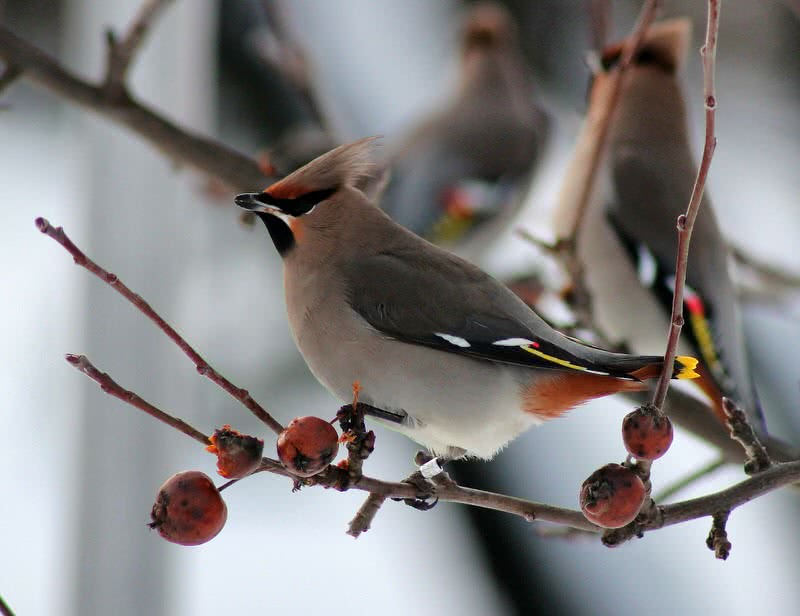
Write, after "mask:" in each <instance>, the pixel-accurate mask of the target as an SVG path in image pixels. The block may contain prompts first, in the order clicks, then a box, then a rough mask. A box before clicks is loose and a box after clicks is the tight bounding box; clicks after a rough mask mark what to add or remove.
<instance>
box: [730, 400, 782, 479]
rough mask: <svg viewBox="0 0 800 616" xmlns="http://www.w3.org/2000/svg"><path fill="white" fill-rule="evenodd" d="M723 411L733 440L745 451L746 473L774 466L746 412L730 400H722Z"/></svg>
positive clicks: (758, 471) (757, 471)
mask: <svg viewBox="0 0 800 616" xmlns="http://www.w3.org/2000/svg"><path fill="white" fill-rule="evenodd" d="M722 409H723V410H724V411H725V415H726V417H727V422H728V429H729V430H730V432H731V438H732V439H733V440H735V441H736V442H738V443H739V444H740V445H741V446H742V448H743V449H744V451H745V454H746V455H747V459H746V460H745V462H744V472H745V473H747V474H748V475H753V474H755V473H761V472H763V471H765V470H767V469H768V468H769V467H770V466H772V460H770V457H769V454H768V453H767V450H766V449H765V448H764V445H762V444H761V441H759V440H758V437H757V436H756V433H755V431H754V430H753V426H751V425H750V422H749V421H747V415H746V414H745V412H744V411H743V410H742V409H740V408H739V407H737V406H736V404H735V403H734V402H733V400H730V399H729V398H723V399H722Z"/></svg>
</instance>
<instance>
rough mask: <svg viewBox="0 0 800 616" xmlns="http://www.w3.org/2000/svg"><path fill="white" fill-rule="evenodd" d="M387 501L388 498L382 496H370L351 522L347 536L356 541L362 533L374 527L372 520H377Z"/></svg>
mask: <svg viewBox="0 0 800 616" xmlns="http://www.w3.org/2000/svg"><path fill="white" fill-rule="evenodd" d="M385 501H386V497H385V496H383V495H382V494H370V495H369V496H368V497H367V500H365V501H364V504H363V505H361V508H360V509H359V510H358V511H357V512H356V515H355V517H354V518H353V519H352V520H350V524H349V525H348V528H347V534H348V535H350V536H351V537H353V538H354V539H358V537H359V535H361V533H365V532H367V531H368V530H369V529H370V527H371V525H372V520H374V519H375V515H376V514H377V513H378V511H380V508H381V507H382V506H383V503H384V502H385Z"/></svg>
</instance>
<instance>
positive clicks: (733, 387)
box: [555, 19, 765, 434]
mask: <svg viewBox="0 0 800 616" xmlns="http://www.w3.org/2000/svg"><path fill="white" fill-rule="evenodd" d="M690 34H691V22H690V21H689V20H687V19H673V20H669V21H664V22H661V23H658V24H655V25H653V26H652V27H651V28H650V29H649V30H648V32H647V34H646V36H645V38H644V41H643V42H642V45H641V48H640V49H639V51H638V52H637V54H636V56H635V58H634V59H633V62H632V65H631V66H630V67H629V68H628V69H627V70H626V71H625V73H624V74H623V76H622V88H621V93H620V97H619V100H618V103H617V106H616V107H615V108H614V110H613V114H612V116H611V122H610V126H609V133H608V141H607V147H606V149H605V150H604V151H603V153H602V157H601V162H600V165H599V172H598V179H597V182H596V185H595V190H594V194H593V195H592V196H591V197H590V199H589V201H588V203H587V205H586V208H585V210H584V212H583V214H582V215H579V214H578V213H577V209H576V200H575V199H574V193H573V192H572V191H573V190H574V188H575V187H576V186H580V185H581V182H582V181H583V180H584V177H585V176H584V175H583V171H585V169H586V165H585V164H584V161H583V160H581V156H582V155H583V153H585V152H586V151H588V148H587V147H586V141H589V140H591V139H593V138H594V136H595V135H596V134H597V133H596V132H595V131H594V130H593V129H594V127H593V126H592V123H593V121H594V118H596V117H598V116H599V114H597V113H595V112H596V111H597V109H598V108H600V107H601V106H602V105H607V104H608V100H609V97H608V93H609V89H610V88H609V86H610V82H611V79H610V78H609V75H608V74H607V73H603V72H601V73H600V74H598V75H596V76H595V78H594V81H593V84H592V90H591V95H590V102H589V105H590V108H589V112H588V115H587V124H586V125H585V126H584V132H583V134H582V138H581V140H580V141H579V144H578V146H577V148H576V152H577V154H576V158H575V159H574V160H573V166H572V168H571V169H570V171H569V172H568V174H567V177H568V178H569V185H565V188H564V190H563V191H562V195H561V196H562V198H561V202H560V204H559V207H558V208H557V211H556V219H555V227H556V229H555V230H556V235H557V236H558V237H561V238H564V237H569V235H570V234H571V232H572V230H573V229H576V236H575V240H576V247H577V252H578V257H579V259H580V261H581V263H582V265H583V267H584V277H585V283H586V285H587V287H588V290H589V292H590V294H591V298H592V313H593V317H594V321H595V325H596V326H597V327H598V329H599V330H600V332H601V333H602V334H603V335H604V337H605V338H606V339H608V340H610V341H612V342H613V343H616V344H625V345H627V347H628V348H630V349H631V350H632V351H634V352H638V353H642V352H646V351H645V349H649V350H650V352H652V351H653V350H654V349H658V348H660V347H662V346H663V345H664V340H665V337H666V332H667V330H668V327H669V315H670V309H671V303H672V295H673V287H674V275H675V264H676V257H677V235H676V232H675V225H676V220H677V218H678V216H679V215H680V214H682V213H684V212H685V210H686V207H687V205H688V203H689V197H690V195H691V192H692V186H693V184H694V180H695V177H696V175H697V167H696V165H695V162H694V160H693V156H692V150H691V147H690V143H689V137H688V126H687V118H686V105H685V102H684V97H683V93H682V90H681V85H680V83H679V77H678V72H679V69H680V68H681V66H682V64H683V63H684V61H685V57H686V50H687V46H688V42H689V38H690ZM621 49H622V46H621V45H615V46H611V47H609V48H608V49H607V50H606V51H605V53H604V54H603V65H604V67H606V68H608V67H611V66H613V64H614V63H615V62H617V61H618V60H619V57H620V53H621ZM582 170H583V171H582ZM728 261H729V249H728V246H727V244H726V242H725V239H724V238H723V237H722V234H721V232H720V229H719V225H718V223H717V219H716V217H715V215H714V212H713V210H712V209H711V204H710V203H709V200H708V198H707V197H704V199H703V202H702V204H701V206H700V211H699V215H698V217H697V220H696V223H695V227H694V232H693V235H692V243H691V249H690V253H689V267H688V274H687V288H686V292H685V299H684V314H685V317H686V327H684V330H683V336H682V344H681V346H680V347H679V352H683V353H690V354H695V355H697V356H698V357H699V358H700V359H701V363H700V365H699V366H698V369H697V370H698V372H699V373H700V375H701V376H700V378H699V379H697V380H696V381H695V383H697V384H698V385H699V386H700V387H701V388H702V390H703V391H704V392H705V393H706V394H707V395H708V397H709V398H710V400H711V401H712V403H713V405H714V409H715V412H716V414H717V416H718V417H719V418H720V419H721V420H722V421H724V419H725V415H724V411H723V410H722V402H721V400H722V396H727V397H729V398H731V399H733V400H734V401H736V402H737V403H738V404H739V405H741V406H742V407H743V408H744V409H745V411H746V412H747V415H748V418H749V419H750V421H751V423H752V424H753V426H754V428H756V430H758V431H760V432H761V433H762V434H763V433H765V425H764V420H763V416H762V413H761V409H760V406H759V403H758V399H757V397H756V394H755V390H754V388H753V384H752V379H751V375H750V371H749V368H748V361H747V353H746V349H745V342H744V338H743V333H742V328H741V324H740V316H739V311H738V307H737V300H736V296H735V293H734V288H733V284H732V282H731V278H730V275H729V271H728V267H729V263H728Z"/></svg>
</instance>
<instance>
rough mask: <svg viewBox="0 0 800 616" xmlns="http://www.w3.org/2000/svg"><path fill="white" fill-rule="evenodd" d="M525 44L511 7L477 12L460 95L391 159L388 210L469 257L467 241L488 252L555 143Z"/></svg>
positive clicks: (464, 38) (464, 39)
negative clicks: (549, 146) (538, 100)
mask: <svg viewBox="0 0 800 616" xmlns="http://www.w3.org/2000/svg"><path fill="white" fill-rule="evenodd" d="M517 37H518V32H517V26H516V24H515V22H514V20H513V18H512V17H511V15H510V14H509V13H508V12H507V11H506V9H505V8H504V7H502V6H501V5H499V4H494V3H481V4H478V5H476V6H474V7H473V8H472V9H471V10H470V11H469V12H468V14H467V17H466V20H465V23H464V26H463V32H462V34H461V59H460V75H459V84H458V89H457V91H456V92H455V94H454V95H453V98H452V99H451V100H450V101H448V102H447V103H446V104H445V105H444V106H443V107H442V108H441V109H440V110H439V111H437V112H436V113H434V114H433V115H430V116H429V117H427V118H425V119H424V120H423V121H422V122H421V123H420V124H419V125H418V126H416V127H415V128H413V129H412V130H411V131H410V134H409V135H408V136H406V137H405V138H403V139H401V140H400V143H401V145H400V146H399V147H398V148H397V150H396V151H395V153H394V154H393V155H392V156H391V179H390V181H389V185H388V187H387V189H386V194H385V196H384V199H383V207H384V209H385V211H386V212H387V213H388V214H389V215H390V216H391V217H392V218H393V219H394V220H395V221H396V222H398V223H400V224H401V225H403V226H405V227H406V228H408V229H410V230H411V231H414V232H415V233H417V234H419V235H421V236H423V237H425V238H426V239H429V240H431V241H433V242H435V243H437V244H440V245H445V246H448V247H454V246H458V247H459V252H463V253H464V254H470V255H473V254H474V253H473V252H472V251H471V250H469V249H467V248H466V245H467V244H469V246H471V247H474V248H475V249H477V250H483V249H485V244H486V242H487V240H488V238H490V237H492V235H494V234H496V232H497V231H498V230H500V229H502V227H503V226H504V225H505V224H507V223H508V222H509V220H510V218H511V217H512V215H513V214H514V212H515V210H516V207H515V205H516V204H518V203H519V201H520V200H519V198H518V197H519V195H518V194H517V193H518V192H519V190H520V189H521V188H522V187H523V186H525V184H526V182H528V181H529V180H530V178H531V174H532V172H533V171H534V169H535V167H536V164H537V162H539V160H540V158H541V155H542V151H543V149H544V146H545V143H546V140H547V134H548V124H549V121H548V117H547V115H546V114H545V112H544V111H543V110H542V108H541V107H540V106H538V105H537V103H536V101H535V99H534V90H535V87H534V79H533V75H532V72H531V70H530V68H529V67H528V66H527V64H526V61H525V59H524V57H523V56H522V53H521V50H520V48H519V42H518V40H517ZM464 251H466V252H464Z"/></svg>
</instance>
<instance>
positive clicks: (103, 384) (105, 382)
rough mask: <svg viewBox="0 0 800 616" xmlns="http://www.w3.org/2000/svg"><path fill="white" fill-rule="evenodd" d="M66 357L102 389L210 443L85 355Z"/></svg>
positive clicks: (196, 430)
mask: <svg viewBox="0 0 800 616" xmlns="http://www.w3.org/2000/svg"><path fill="white" fill-rule="evenodd" d="M65 359H66V360H67V362H68V363H69V364H70V365H71V366H73V367H74V368H76V369H78V370H80V371H81V372H83V373H84V374H85V375H86V376H88V377H89V378H90V379H92V380H93V381H95V382H96V383H97V384H98V385H100V389H102V390H103V391H104V392H105V393H107V394H109V395H111V396H114V397H115V398H119V399H120V400H122V401H123V402H127V403H128V404H130V405H131V406H135V407H136V408H137V409H139V410H141V411H144V412H145V413H147V414H148V415H150V417H154V418H156V419H158V420H159V421H163V422H164V423H165V424H167V425H168V426H171V427H173V428H175V429H176V430H178V431H180V432H183V433H184V434H185V435H186V436H188V437H190V438H193V439H194V440H196V441H197V442H199V443H201V444H203V445H208V442H209V441H208V436H206V435H205V434H203V433H202V432H200V430H198V429H196V428H194V427H192V426H190V425H189V424H187V423H186V422H185V421H183V420H181V419H178V418H176V417H174V416H172V415H170V414H169V413H165V412H164V411H162V410H161V409H159V408H158V407H155V406H153V405H152V404H150V403H149V402H147V401H146V400H144V399H142V398H141V397H140V396H138V395H137V394H135V393H133V392H132V391H129V390H127V389H125V388H123V387H122V386H120V385H119V384H118V383H117V382H116V381H115V380H114V379H112V378H111V377H110V376H108V374H106V373H105V372H100V371H99V370H98V369H97V368H95V367H94V365H93V364H92V362H90V361H89V359H88V358H87V357H86V356H85V355H72V354H67V355H66V356H65Z"/></svg>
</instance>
